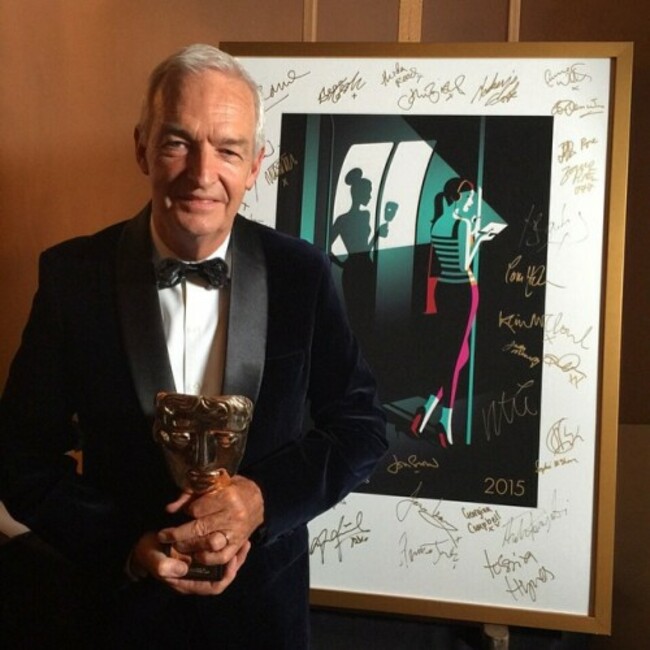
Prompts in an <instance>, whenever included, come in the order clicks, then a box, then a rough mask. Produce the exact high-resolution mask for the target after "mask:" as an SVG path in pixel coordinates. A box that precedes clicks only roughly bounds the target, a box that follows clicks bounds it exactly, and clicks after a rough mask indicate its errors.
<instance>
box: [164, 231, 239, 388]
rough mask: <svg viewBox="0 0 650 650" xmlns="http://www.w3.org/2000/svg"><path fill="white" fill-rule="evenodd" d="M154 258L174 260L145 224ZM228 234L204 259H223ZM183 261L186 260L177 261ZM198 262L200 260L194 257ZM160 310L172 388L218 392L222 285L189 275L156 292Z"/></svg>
mask: <svg viewBox="0 0 650 650" xmlns="http://www.w3.org/2000/svg"><path fill="white" fill-rule="evenodd" d="M151 236H152V239H153V243H154V250H155V256H156V258H155V259H154V262H158V261H159V260H161V259H164V258H167V257H173V258H177V256H176V255H175V254H174V253H173V252H172V251H170V250H169V249H168V248H167V246H165V244H164V243H163V241H162V240H161V239H160V237H159V236H158V233H157V232H156V229H155V227H154V225H153V221H152V222H151ZM229 243H230V235H228V237H227V238H226V241H225V242H224V243H223V244H222V245H221V246H220V247H219V248H218V249H217V250H216V251H215V252H214V253H213V254H212V255H210V256H209V257H208V258H206V259H212V258H214V257H221V258H223V259H225V260H227V259H228V258H227V252H228V244H229ZM181 261H186V260H181ZM200 261H203V260H200ZM158 299H159V301H160V313H161V315H162V322H163V329H164V332H165V339H166V341H167V351H168V353H169V361H170V363H171V367H172V373H173V375H174V382H175V384H176V391H177V392H179V393H187V394H191V395H220V394H221V388H222V383H223V368H224V356H225V351H226V335H227V326H228V289H227V288H225V289H215V288H213V287H211V286H210V285H209V284H208V283H207V282H206V281H205V280H204V279H203V278H201V277H199V276H197V275H195V274H192V275H190V276H189V277H187V278H185V279H183V280H182V281H181V282H180V283H179V284H177V285H176V286H174V287H169V288H167V289H159V290H158Z"/></svg>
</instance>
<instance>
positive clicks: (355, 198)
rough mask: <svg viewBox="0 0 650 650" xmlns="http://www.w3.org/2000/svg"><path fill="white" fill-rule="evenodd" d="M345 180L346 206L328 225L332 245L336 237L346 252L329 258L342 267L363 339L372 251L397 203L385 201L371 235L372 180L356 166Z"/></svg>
mask: <svg viewBox="0 0 650 650" xmlns="http://www.w3.org/2000/svg"><path fill="white" fill-rule="evenodd" d="M345 183H346V184H347V185H348V186H349V187H350V197H351V205H350V209H349V210H348V211H347V212H345V213H344V214H341V215H339V216H338V217H337V219H336V220H335V221H334V223H333V224H332V228H331V239H330V241H331V242H332V244H334V242H335V241H336V239H337V238H338V237H340V238H341V241H342V242H343V245H344V246H345V251H346V254H345V255H344V256H341V257H336V256H334V257H333V261H334V263H336V264H338V265H339V266H340V267H341V268H342V275H341V283H342V287H343V297H344V299H345V304H346V307H347V311H348V316H349V318H350V323H351V325H352V328H353V329H354V330H355V332H356V333H357V335H358V336H359V337H360V338H361V339H362V340H364V342H367V341H369V337H370V336H371V334H372V323H373V318H374V312H375V292H376V288H377V286H376V285H377V279H376V268H375V260H374V259H373V255H372V252H373V250H374V249H375V248H376V245H377V241H378V239H379V237H386V235H387V234H388V222H389V221H391V220H392V219H393V217H394V216H395V212H396V211H397V204H396V203H394V202H388V203H387V204H386V213H385V219H386V221H385V222H384V223H383V224H381V226H379V228H378V229H377V230H376V231H375V233H374V234H372V235H371V233H372V225H371V224H372V216H371V214H370V211H369V210H368V209H366V206H367V205H368V203H369V202H370V199H371V198H372V183H371V182H370V180H369V179H367V178H365V177H364V176H363V172H362V171H361V169H359V168H358V167H354V168H353V169H351V170H350V171H349V172H348V173H347V174H346V175H345ZM389 205H390V207H389Z"/></svg>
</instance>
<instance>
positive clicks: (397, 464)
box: [386, 454, 440, 474]
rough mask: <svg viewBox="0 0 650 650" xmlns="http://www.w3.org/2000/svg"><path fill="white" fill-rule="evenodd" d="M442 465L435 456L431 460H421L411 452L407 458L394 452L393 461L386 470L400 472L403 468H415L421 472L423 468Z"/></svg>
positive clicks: (415, 471) (433, 467) (393, 472)
mask: <svg viewBox="0 0 650 650" xmlns="http://www.w3.org/2000/svg"><path fill="white" fill-rule="evenodd" d="M439 467H440V465H439V464H438V461H437V460H436V459H435V458H432V459H431V460H428V459H427V460H420V459H419V458H418V456H417V454H411V455H410V456H409V457H408V458H407V459H406V460H400V459H399V458H398V457H397V455H396V454H393V461H392V462H391V463H390V465H388V467H387V468H386V471H387V472H388V473H389V474H398V473H399V472H401V471H402V470H405V469H406V470H413V471H414V473H415V474H419V473H420V471H421V470H423V469H438V468H439Z"/></svg>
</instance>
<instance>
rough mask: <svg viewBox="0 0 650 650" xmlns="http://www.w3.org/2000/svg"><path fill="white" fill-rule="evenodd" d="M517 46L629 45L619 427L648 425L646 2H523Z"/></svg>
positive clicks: (649, 92) (649, 91)
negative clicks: (531, 43)
mask: <svg viewBox="0 0 650 650" xmlns="http://www.w3.org/2000/svg"><path fill="white" fill-rule="evenodd" d="M520 39H521V40H522V41H634V71H633V75H634V77H633V85H632V127H631V129H632V133H631V142H630V170H629V182H628V211H627V239H626V253H625V282H624V296H623V350H622V360H621V393H620V419H621V421H622V422H625V423H627V424H647V423H650V399H649V396H650V372H649V371H650V345H649V344H648V333H647V332H646V327H647V325H648V317H649V316H650V264H649V263H648V259H649V255H648V251H649V249H650V218H649V217H648V207H647V194H646V191H647V188H648V170H649V169H650V111H648V106H649V105H650V30H649V29H648V6H647V3H646V1H645V0H619V1H618V2H616V3H612V2H610V0H591V1H590V2H589V3H581V2H566V1H564V0H534V1H533V0H523V2H522V10H521V34H520Z"/></svg>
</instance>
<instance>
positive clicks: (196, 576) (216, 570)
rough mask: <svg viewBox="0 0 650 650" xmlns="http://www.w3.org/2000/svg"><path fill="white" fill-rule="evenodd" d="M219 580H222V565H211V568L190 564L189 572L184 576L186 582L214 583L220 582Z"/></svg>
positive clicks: (204, 565)
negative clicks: (204, 581)
mask: <svg viewBox="0 0 650 650" xmlns="http://www.w3.org/2000/svg"><path fill="white" fill-rule="evenodd" d="M221 578H223V565H222V564H213V565H212V566H208V565H207V564H199V563H198V562H192V564H190V569H189V571H188V572H187V574H186V575H185V579H186V580H209V581H211V582H216V581H218V580H221Z"/></svg>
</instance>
